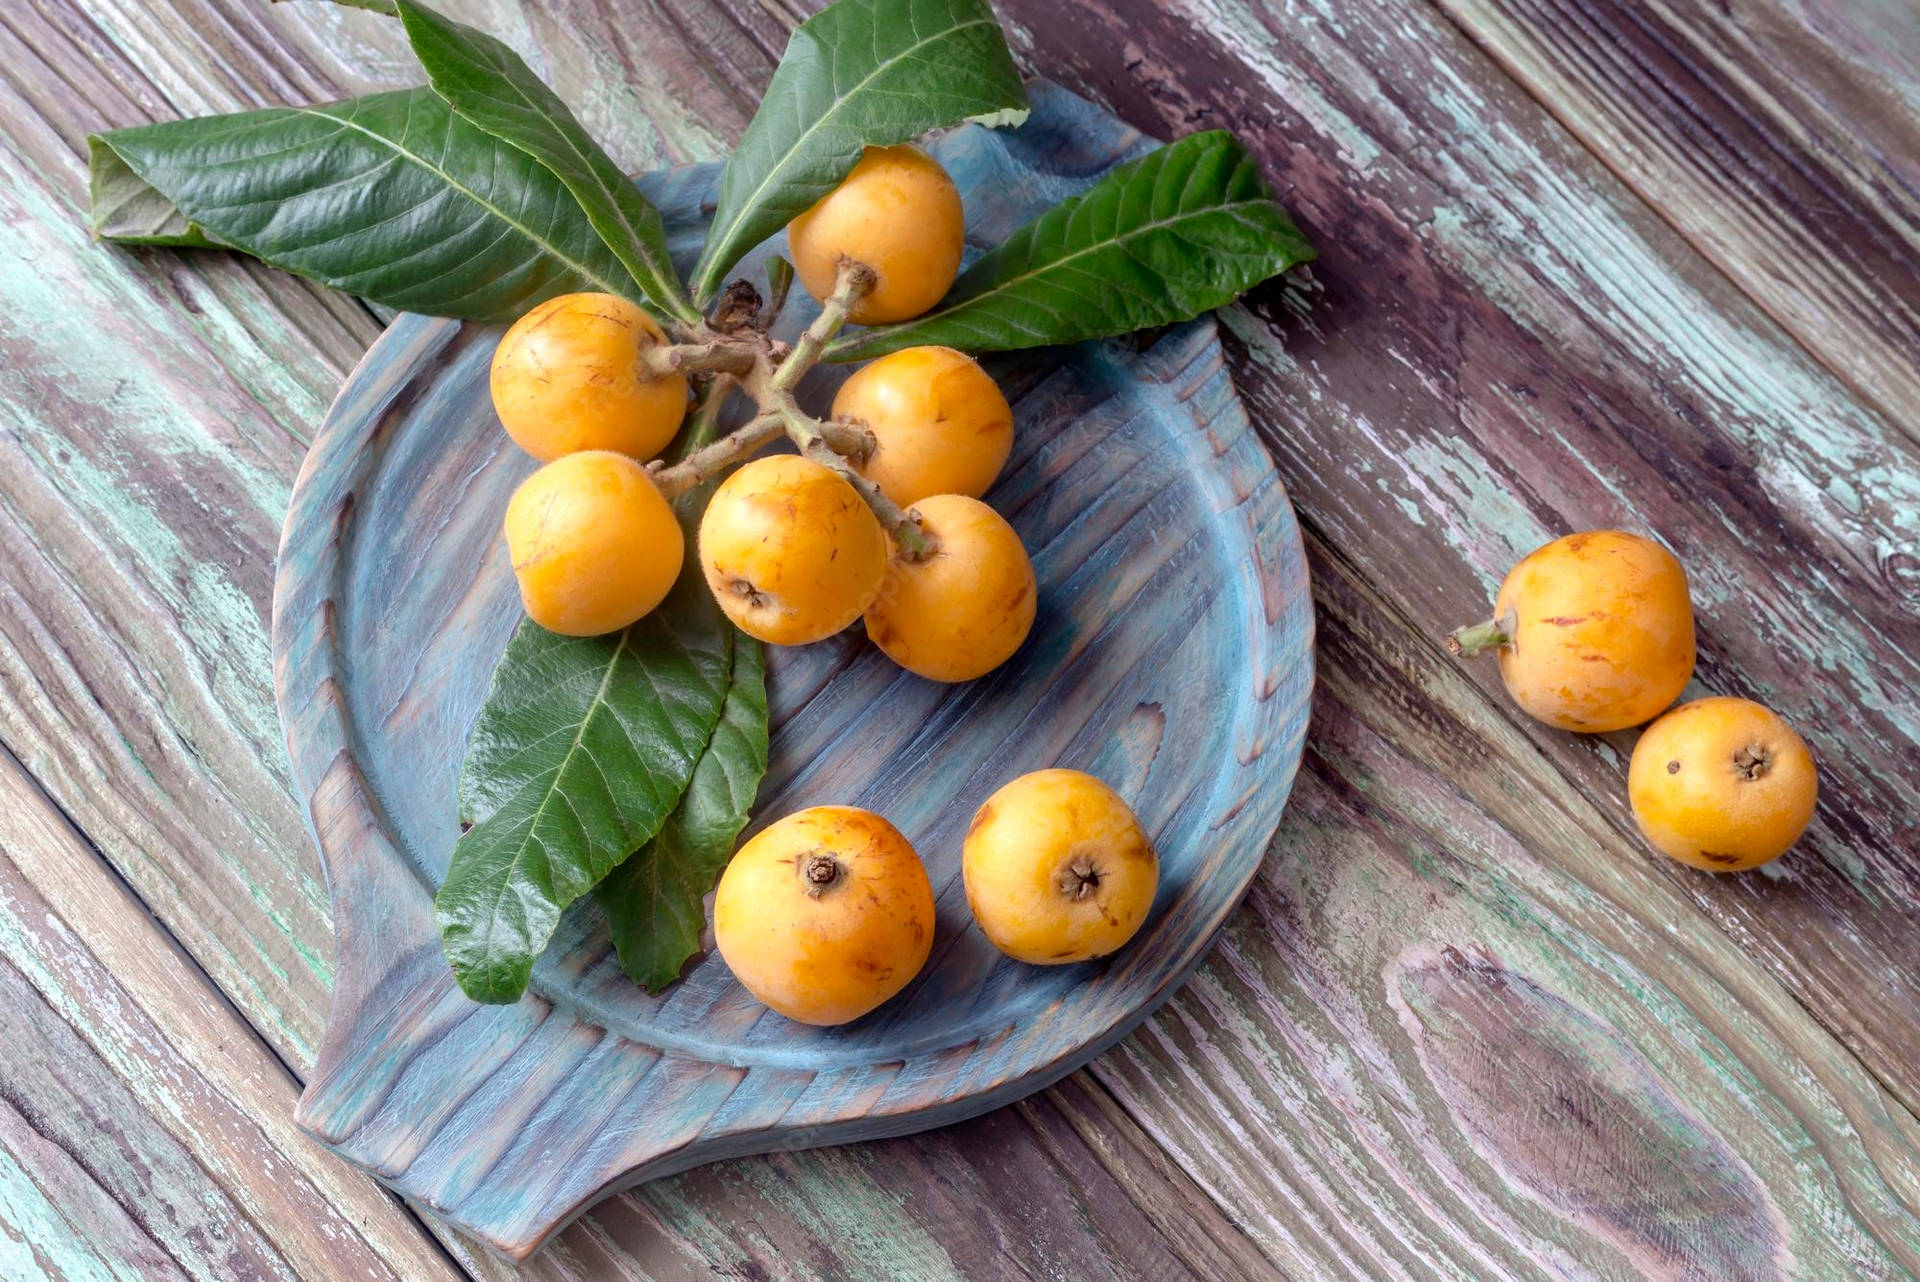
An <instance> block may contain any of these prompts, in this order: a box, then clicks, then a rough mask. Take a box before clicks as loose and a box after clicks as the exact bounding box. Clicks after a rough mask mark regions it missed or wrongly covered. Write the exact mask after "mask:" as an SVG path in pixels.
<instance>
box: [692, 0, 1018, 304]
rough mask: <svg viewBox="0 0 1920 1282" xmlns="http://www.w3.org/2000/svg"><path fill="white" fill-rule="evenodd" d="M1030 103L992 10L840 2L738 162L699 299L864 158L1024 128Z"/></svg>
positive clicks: (952, 0)
mask: <svg viewBox="0 0 1920 1282" xmlns="http://www.w3.org/2000/svg"><path fill="white" fill-rule="evenodd" d="M1026 117H1027V94H1026V90H1025V89H1024V88H1023V87H1022V86H1021V83H1020V73H1019V71H1018V70H1016V69H1015V67H1014V65H1013V55H1012V54H1011V53H1009V52H1008V50H1007V41H1006V36H1005V34H1004V33H1003V32H1002V31H1001V30H1000V22H999V20H998V19H997V18H995V17H994V16H993V8H992V6H991V5H989V4H988V3H987V0H838V2H837V3H835V4H830V5H828V6H827V7H826V8H825V9H823V10H821V11H820V12H819V13H817V14H815V15H814V16H813V17H811V18H809V19H807V21H805V22H803V23H801V24H800V26H799V28H798V29H797V30H796V31H795V32H794V33H793V37H792V39H791V40H789V41H788V42H787V51H786V53H785V55H784V56H782V57H781V59H780V65H779V67H777V68H776V69H775V70H774V73H773V82H772V83H771V84H769V85H768V86H767V93H766V97H765V98H763V99H762V100H761V103H760V109H759V110H758V111H757V112H755V113H754V117H753V120H752V122H751V123H749V124H748V125H747V129H746V132H745V133H744V134H742V135H741V137H740V145H739V147H737V148H735V150H734V153H733V155H732V156H731V157H729V158H728V160H727V169H726V173H725V174H724V175H723V177H722V178H721V182H720V197H719V203H718V206H717V207H716V209H715V210H714V215H713V226H712V229H711V230H710V231H709V232H708V234H707V244H706V248H705V249H704V250H703V251H702V252H701V255H700V261H699V263H698V264H696V265H695V267H694V269H693V284H694V290H693V294H694V299H695V300H696V301H697V302H700V303H702V304H704V303H705V302H706V301H707V300H708V299H710V298H712V297H713V296H714V294H716V293H717V292H718V291H719V289H720V286H721V284H722V282H723V281H724V279H725V277H726V274H727V271H728V269H729V268H731V267H732V266H733V265H734V264H735V263H737V262H739V261H740V256H741V255H742V254H744V253H746V252H747V251H748V250H749V249H752V248H753V247H754V246H755V245H757V244H759V243H760V242H761V241H763V240H765V239H766V238H767V237H768V236H771V235H772V234H773V233H775V232H777V231H779V230H780V229H781V228H782V227H784V226H786V225H787V223H789V222H790V221H792V219H793V217H794V215H796V214H800V213H804V212H805V211H806V210H807V209H808V208H809V207H811V206H812V205H813V203H814V202H815V201H817V200H819V199H820V197H822V196H824V195H826V194H827V192H829V191H831V190H832V189H833V187H834V185H835V184H837V183H838V182H839V181H840V180H841V179H842V178H844V177H846V176H847V172H848V171H849V170H851V169H852V168H853V166H854V164H855V163H856V162H857V161H858V160H859V159H860V153H861V151H862V149H863V148H865V147H867V146H869V145H872V146H885V145H888V144H891V143H896V142H902V141H905V140H906V139H908V138H913V137H916V136H918V135H920V134H923V133H925V132H926V131H927V130H929V129H937V128H939V127H941V126H943V125H951V124H955V123H957V122H959V121H962V120H980V121H982V122H983V123H990V124H995V125H1014V124H1019V123H1020V122H1021V121H1023V120H1025V119H1026Z"/></svg>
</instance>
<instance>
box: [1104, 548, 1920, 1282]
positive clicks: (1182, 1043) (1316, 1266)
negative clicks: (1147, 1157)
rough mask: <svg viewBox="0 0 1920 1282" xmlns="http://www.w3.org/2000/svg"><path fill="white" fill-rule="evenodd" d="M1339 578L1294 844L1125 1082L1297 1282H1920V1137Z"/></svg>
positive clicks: (1387, 605)
mask: <svg viewBox="0 0 1920 1282" xmlns="http://www.w3.org/2000/svg"><path fill="white" fill-rule="evenodd" d="M1310 555H1312V556H1313V560H1314V567H1315V587H1316V598H1317V604H1318V606H1319V622H1320V637H1321V659H1322V666H1321V672H1322V677H1321V683H1320V687H1319V697H1318V703H1317V706H1316V709H1315V720H1314V724H1313V727H1312V729H1311V732H1310V737H1309V743H1310V748H1309V752H1308V760H1307V763H1306V765H1305V766H1304V767H1303V769H1302V775H1301V779H1300V783H1299V792H1298V796H1297V797H1296V800H1295V803H1294V805H1293V806H1292V807H1290V809H1289V812H1288V815H1289V817H1288V822H1287V823H1286V824H1285V825H1284V826H1283V829H1282V833H1281V835H1280V837H1279V839H1278V841H1277V842H1276V850H1275V853H1274V855H1273V856H1272V857H1270V859H1269V860H1268V863H1267V865H1266V867H1265V868H1264V869H1263V873H1262V878H1261V882H1260V883H1259V884H1258V885H1257V886H1256V887H1255V889H1254V891H1253V892H1252V894H1251V895H1250V896H1249V897H1248V901H1247V904H1246V906H1245V908H1244V909H1243V911H1242V913H1241V914H1240V916H1239V917H1237V918H1236V919H1235V921H1234V923H1233V925H1232V926H1231V927H1230V928H1229V930H1228V932H1227V935H1226V937H1225V939H1224V940H1223V941H1222V944H1221V946H1220V947H1219V948H1218V949H1217V950H1216V952H1215V954H1214V956H1213V957H1212V958H1211V959H1210V960H1209V962H1208V964H1207V965H1205V966H1203V967H1202V968H1201V970H1200V972H1199V973H1198V974H1197V975H1196V976H1195V978H1194V979H1193V980H1192V981H1191V982H1190V983H1189V985H1188V989H1187V992H1188V994H1189V997H1190V1000H1185V1001H1182V1002H1179V1003H1176V1004H1174V1005H1173V1006H1171V1007H1169V1008H1168V1010H1167V1012H1166V1013H1165V1014H1163V1015H1161V1016H1159V1017H1156V1018H1155V1019H1154V1020H1152V1021H1150V1022H1149V1024H1148V1025H1147V1027H1146V1029H1145V1030H1144V1031H1143V1033H1142V1034H1141V1035H1139V1036H1136V1037H1135V1038H1133V1039H1131V1040H1130V1041H1128V1042H1127V1043H1125V1044H1124V1045H1122V1046H1121V1047H1120V1048H1119V1049H1118V1050H1116V1051H1115V1052H1114V1053H1112V1054H1110V1055H1108V1056H1106V1057H1105V1058H1104V1059H1102V1060H1101V1061H1100V1062H1099V1063H1098V1064H1097V1065H1096V1066H1095V1074H1096V1076H1097V1077H1099V1078H1100V1080H1101V1081H1102V1082H1104V1083H1105V1084H1106V1085H1107V1086H1108V1087H1109V1088H1110V1089H1111V1090H1112V1091H1113V1092H1114V1094H1115V1095H1116V1097H1117V1098H1118V1099H1119V1100H1120V1102H1121V1104H1122V1106H1123V1107H1125V1108H1126V1109H1128V1111H1129V1112H1131V1113H1133V1114H1134V1115H1135V1116H1137V1117H1140V1118H1142V1119H1143V1120H1145V1121H1146V1122H1147V1124H1148V1125H1149V1127H1150V1129H1151V1130H1152V1131H1153V1133H1154V1135H1155V1137H1156V1138H1157V1139H1159V1140H1160V1141H1161V1142H1162V1143H1164V1144H1165V1145H1167V1147H1168V1148H1169V1150H1170V1151H1171V1152H1173V1153H1174V1155H1175V1156H1176V1158H1177V1159H1178V1160H1179V1161H1180V1163H1181V1165H1182V1166H1183V1167H1184V1168H1185V1169H1187V1170H1189V1171H1192V1172H1194V1174H1195V1177H1196V1178H1197V1179H1198V1180H1199V1181H1200V1182H1201V1183H1202V1185H1203V1186H1204V1187H1206V1188H1207V1189H1208V1190H1209V1191H1210V1192H1212V1193H1213V1194H1214V1196H1215V1197H1217V1198H1218V1199H1219V1200H1220V1201H1221V1203H1222V1204H1223V1205H1228V1206H1234V1207H1240V1208H1246V1209H1249V1210H1252V1209H1254V1208H1258V1210H1257V1211H1256V1212H1255V1213H1254V1214H1255V1218H1254V1219H1253V1220H1252V1221H1250V1223H1249V1228H1250V1230H1251V1231H1252V1232H1253V1234H1254V1236H1255V1238H1256V1240H1258V1241H1259V1242H1260V1243H1261V1244H1262V1245H1263V1246H1264V1247H1265V1248H1266V1249H1267V1251H1268V1252H1269V1253H1270V1254H1272V1255H1273V1256H1274V1257H1275V1258H1276V1259H1278V1260H1279V1261H1280V1262H1281V1263H1282V1265H1283V1266H1284V1267H1285V1268H1287V1269H1288V1270H1289V1271H1290V1272H1293V1273H1297V1274H1298V1275H1300V1276H1306V1277H1323V1276H1331V1277H1346V1276H1364V1277H1383V1278H1384V1277H1421V1276H1428V1275H1431V1274H1437V1275H1440V1276H1447V1277H1500V1276H1516V1275H1517V1276H1530V1275H1533V1274H1535V1273H1547V1274H1564V1275H1569V1276H1576V1277H1624V1276H1644V1275H1651V1276H1658V1277H1829V1276H1833V1277H1838V1276H1846V1277H1901V1276H1906V1274H1907V1273H1908V1272H1910V1271H1911V1270H1912V1269H1913V1268H1914V1267H1915V1266H1916V1264H1917V1263H1920V1219H1916V1215H1915V1210H1916V1207H1920V1163H1917V1162H1916V1157H1915V1152H1916V1149H1915V1141H1916V1138H1920V1126H1916V1124H1915V1122H1914V1119H1913V1118H1912V1116H1911V1115H1910V1114H1909V1113H1908V1112H1907V1111H1906V1110H1905V1109H1904V1108H1902V1107H1901V1106H1900V1105H1899V1104H1898V1102H1897V1101H1895V1100H1893V1099H1892V1098H1891V1096H1890V1095H1889V1094H1888V1093H1887V1092H1885V1091H1884V1090H1883V1089H1882V1088H1880V1087H1879V1086H1878V1085H1877V1084H1876V1083H1875V1082H1874V1081H1873V1080H1872V1078H1871V1077H1870V1076H1869V1075H1868V1074H1866V1073H1865V1072H1864V1071H1863V1070H1862V1069H1861V1067H1860V1065H1859V1064H1858V1063H1857V1062H1856V1061H1855V1060H1854V1058H1853V1057H1852V1056H1850V1055H1849V1054H1847V1053H1846V1051H1845V1050H1844V1049H1843V1048H1841V1047H1839V1046H1838V1045H1837V1044H1836V1043H1835V1042H1834V1041H1833V1039H1832V1038H1831V1037H1830V1036H1828V1035H1827V1033H1826V1032H1825V1031H1824V1030H1823V1029H1822V1028H1821V1027H1820V1026H1819V1024H1818V1023H1817V1022H1816V1021H1815V1020H1814V1019H1812V1018H1811V1017H1810V1016H1809V1015H1808V1014H1807V1012H1805V1011H1804V1010H1802V1009H1801V1008H1800V1007H1799V1006H1798V1005H1797V1004H1796V1003H1795V1002H1794V1001H1793V999H1792V997H1791V995H1790V994H1789V993H1787V992H1786V991H1785V990H1784V988H1783V987H1782V986H1781V985H1779V984H1778V983H1777V982H1775V981H1774V980H1773V979H1772V978H1771V977H1769V976H1768V975H1766V974H1765V972H1764V970H1763V968H1762V967H1761V966H1759V965H1758V964H1756V962H1755V961H1754V960H1753V959H1752V958H1750V957H1749V956H1748V955H1747V954H1746V952H1745V951H1744V950H1743V949H1742V948H1741V947H1740V946H1739V945H1738V944H1737V943H1735V942H1734V941H1731V940H1729V939H1727V938H1726V937H1725V936H1724V935H1723V934H1722V932H1721V931H1720V929H1719V928H1718V927H1717V926H1716V925H1715V923H1713V922H1712V921H1711V920H1709V919H1707V918H1705V917H1703V916H1702V915H1700V914H1698V913H1697V912H1695V911H1694V910H1693V908H1692V907H1691V905H1690V904H1689V902H1688V901H1687V899H1686V897H1685V896H1684V895H1683V894H1681V893H1680V891H1679V890H1677V889H1676V888H1675V887H1673V886H1671V885H1669V884H1667V882H1666V880H1665V878H1664V876H1663V875H1662V870H1661V869H1660V868H1659V867H1657V866H1656V865H1654V864H1653V863H1652V862H1651V861H1650V860H1647V859H1645V858H1643V857H1642V856H1641V854H1640V851H1639V848H1638V845H1637V843H1636V842H1635V841H1634V840H1633V839H1631V838H1628V837H1627V836H1625V835H1624V834H1622V833H1620V832H1619V831H1617V830H1616V828H1615V827H1614V825H1613V823H1612V822H1611V820H1610V817H1609V816H1607V815H1605V814H1604V813H1602V812H1600V811H1599V810H1598V809H1596V808H1595V807H1594V806H1593V805H1592V804H1591V803H1590V802H1589V801H1588V800H1587V799H1586V798H1585V797H1584V796H1583V795H1582V794H1581V792H1580V791H1579V789H1578V788H1577V787H1576V786H1575V785H1574V784H1573V783H1571V782H1570V781H1568V780H1567V779H1566V778H1564V777H1563V776H1562V775H1561V773H1560V772H1559V770H1558V769H1557V768H1556V765H1555V763H1553V762H1552V761H1551V760H1550V759H1548V758H1546V757H1544V756H1542V755H1541V754H1540V753H1539V752H1538V750H1537V748H1536V747H1535V746H1534V745H1533V744H1532V743H1531V741H1530V737H1529V736H1528V734H1526V733H1525V732H1524V731H1523V730H1522V729H1521V728H1520V727H1518V726H1515V725H1511V724H1502V723H1500V722H1498V721H1493V720H1490V719H1488V718H1487V716H1486V697H1485V695H1484V694H1483V693H1482V692H1481V691H1480V690H1479V689H1478V688H1476V686H1475V685H1474V683H1473V682H1472V681H1471V680H1469V679H1468V677H1467V676H1466V675H1465V674H1463V673H1462V672H1461V671H1460V670H1459V669H1458V668H1457V667H1456V666H1455V665H1454V664H1453V663H1452V661H1451V660H1450V659H1449V658H1448V657H1447V656H1446V655H1445V652H1444V651H1443V650H1442V649H1441V648H1440V647H1439V646H1437V645H1434V644H1432V643H1431V642H1429V641H1427V640H1426V639H1424V638H1421V637H1419V636H1418V635H1416V634H1412V633H1409V632H1407V631H1406V630H1405V629H1404V627H1403V626H1402V625H1401V624H1400V623H1399V621H1398V620H1397V619H1396V611H1395V609H1394V606H1393V603H1391V602H1389V601H1386V600H1384V599H1382V598H1381V596H1380V595H1378V593H1377V592H1376V591H1375V590H1374V589H1373V588H1372V587H1371V586H1370V585H1368V584H1367V583H1365V582H1364V581H1363V580H1362V579H1361V578H1360V576H1359V575H1358V574H1357V573H1356V572H1355V570H1354V569H1353V568H1352V567H1351V566H1349V565H1346V564H1345V563H1344V562H1343V560H1342V558H1340V557H1338V556H1337V555H1335V554H1333V553H1332V552H1331V550H1330V549H1328V548H1327V547H1325V546H1324V545H1319V546H1317V547H1316V546H1314V545H1312V544H1311V543H1310ZM1195 1099H1205V1100H1207V1101H1208V1103H1207V1105H1206V1107H1204V1108H1192V1107H1187V1106H1186V1105H1185V1104H1184V1102H1185V1101H1190V1100H1195ZM1807 1162H1811V1163H1812V1165H1811V1166H1808V1165H1805V1163H1807ZM1709 1203H1710V1206H1709V1205H1708V1204H1709ZM1703 1209H1710V1210H1711V1211H1712V1213H1713V1214H1714V1216H1715V1218H1712V1219H1709V1220H1708V1221H1706V1222H1705V1223H1704V1224H1702V1223H1700V1222H1697V1221H1696V1219H1695V1218H1694V1217H1695V1216H1696V1215H1697V1214H1698V1213H1700V1212H1701V1211H1702V1210H1703ZM1736 1212H1737V1213H1736ZM1742 1216H1744V1217H1745V1219H1744V1226H1745V1227H1752V1226H1756V1225H1757V1226H1760V1227H1761V1228H1763V1229H1764V1232H1763V1233H1762V1234H1761V1235H1760V1236H1759V1237H1757V1238H1753V1237H1750V1235H1748V1234H1747V1233H1745V1232H1744V1231H1743V1221H1742V1219H1741V1217H1742ZM1769 1243H1770V1244H1771V1247H1770V1248H1769V1249H1766V1250H1759V1251H1757V1252H1756V1247H1757V1246H1763V1245H1766V1244H1769Z"/></svg>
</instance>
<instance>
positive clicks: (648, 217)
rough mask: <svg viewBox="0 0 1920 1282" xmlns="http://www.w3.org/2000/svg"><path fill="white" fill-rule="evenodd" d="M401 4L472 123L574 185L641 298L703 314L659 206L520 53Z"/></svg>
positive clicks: (687, 315) (402, 0) (438, 79)
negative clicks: (677, 268)
mask: <svg viewBox="0 0 1920 1282" xmlns="http://www.w3.org/2000/svg"><path fill="white" fill-rule="evenodd" d="M397 7H398V10H399V16H400V21H401V23H402V24H403V25H404V26H405V27H406V32H407V39H408V40H409V41H411V42H412V44H413V52H414V56H416V57H417V58H419V59H420V65H421V66H422V67H424V68H425V69H426V72H427V80H428V82H429V83H430V84H431V85H432V86H433V88H434V91H435V92H436V93H438V94H439V95H440V96H441V97H442V98H445V99H446V100H447V102H448V103H449V104H451V105H452V107H453V109H454V111H456V112H458V113H459V114H460V115H461V116H462V117H464V118H465V119H466V120H467V121H468V123H470V124H473V125H476V126H478V127H479V128H481V129H484V130H485V131H486V132H487V133H489V134H492V135H493V136H494V137H495V138H499V139H501V140H503V141H505V142H509V143H511V144H513V145H514V146H515V147H518V148H519V149H520V150H522V151H524V152H526V153H527V154H528V155H529V156H532V157H533V158H534V159H535V160H537V161H539V162H540V163H541V164H542V165H544V166H545V167H546V168H547V169H548V170H550V171H551V172H552V173H553V175H554V177H556V178H558V179H559V180H560V181H561V182H562V183H563V184H565V185H566V188H567V190H568V191H569V192H571V193H573V198H574V199H575V200H576V201H578V202H579V204H580V207H581V208H582V209H583V210H585V211H586V215H587V219H588V221H590V222H591V223H592V224H593V229H594V230H595V231H596V232H598V233H599V234H600V239H601V240H603V241H605V242H606V243H607V246H608V247H609V248H610V249H612V250H613V253H614V255H615V256H616V257H617V258H619V260H620V261H621V263H622V264H624V265H625V267H626V269H627V272H628V273H629V274H630V275H631V276H632V277H633V279H634V281H635V282H637V283H638V285H639V287H640V290H641V297H640V298H639V299H637V300H636V301H641V302H649V303H651V304H652V305H653V306H654V307H655V308H657V309H658V310H659V311H661V312H663V313H665V314H666V315H668V316H672V317H677V318H678V319H680V320H683V321H697V320H699V319H700V313H699V312H698V311H696V310H695V309H694V306H693V303H692V301H691V300H689V299H688V297H687V293H686V290H685V289H684V288H682V286H681V284H680V278H679V277H678V276H677V275H675V274H674V270H673V262H672V260H671V259H670V258H669V257H668V256H667V232H666V228H665V227H664V226H663V225H662V224H661V221H660V211H659V210H657V209H655V208H654V207H653V206H652V205H651V204H649V203H648V201H647V198H646V197H645V196H642V195H641V194H640V192H639V190H638V189H637V188H635V187H634V185H633V184H632V183H631V182H629V181H628V180H627V176H626V173H625V172H624V171H623V170H622V169H621V168H620V166H619V165H617V164H615V163H614V161H613V158H612V157H611V156H609V155H607V153H606V152H605V151H603V150H601V148H600V144H598V143H596V142H595V141H594V140H593V138H592V136H591V135H590V134H588V133H587V131H586V129H585V128H583V127H582V126H581V124H580V122H579V120H577V119H575V117H574V114H573V112H571V111H570V110H568V109H567V104H566V103H564V102H562V101H561V100H560V98H559V97H558V96H557V95H556V94H555V93H554V92H553V91H552V90H551V89H549V88H547V86H546V85H545V84H544V83H543V82H542V81H541V80H540V78H539V77H538V76H536V75H534V74H533V71H532V70H531V69H530V68H529V67H528V66H527V64H526V63H525V62H524V61H522V60H521V57H520V55H519V54H517V53H515V52H514V51H513V50H512V49H511V48H509V47H508V46H506V45H505V44H503V43H501V42H500V41H499V40H496V39H494V38H493V37H492V36H490V35H488V34H487V33H485V32H484V31H476V30H474V29H473V28H472V27H468V26H464V25H462V24H461V23H458V22H454V21H451V20H450V19H447V18H444V17H442V16H440V15H439V14H437V13H435V12H434V11H433V10H431V9H429V8H427V7H426V6H425V5H422V4H416V3H414V2H413V0H398V4H397ZM623 292H627V293H631V291H623Z"/></svg>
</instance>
